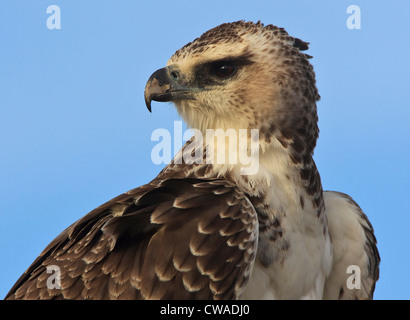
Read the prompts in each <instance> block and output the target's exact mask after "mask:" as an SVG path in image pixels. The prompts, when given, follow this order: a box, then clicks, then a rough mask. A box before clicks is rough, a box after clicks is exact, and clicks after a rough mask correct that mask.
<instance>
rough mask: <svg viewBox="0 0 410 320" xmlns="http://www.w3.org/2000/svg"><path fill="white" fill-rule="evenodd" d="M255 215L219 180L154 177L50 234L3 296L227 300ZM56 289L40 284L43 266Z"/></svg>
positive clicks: (236, 288)
mask: <svg viewBox="0 0 410 320" xmlns="http://www.w3.org/2000/svg"><path fill="white" fill-rule="evenodd" d="M257 239H258V221H257V217H256V213H255V210H254V208H253V206H252V205H251V204H250V202H249V200H248V199H247V197H246V196H245V195H244V194H243V193H242V192H241V191H239V190H238V189H237V187H236V186H235V185H233V184H232V183H230V182H228V181H226V180H220V179H212V180H199V179H186V178H185V179H184V178H181V179H179V178H173V179H166V180H162V181H160V180H154V181H153V182H151V183H150V184H148V185H145V186H142V187H140V188H137V189H134V190H132V191H130V192H128V193H125V194H123V195H120V196H119V197H117V198H115V199H113V200H111V201H109V202H107V203H106V204H104V205H102V206H101V207H99V208H97V209H95V210H93V211H92V212H90V213H89V214H88V215H86V216H84V217H83V218H82V219H80V220H78V221H77V222H76V223H74V224H73V225H71V226H70V227H69V228H67V229H66V230H65V231H63V232H62V233H61V234H60V235H59V236H58V237H57V238H56V239H54V240H53V241H52V242H51V243H50V244H49V245H48V246H47V248H46V249H45V250H44V251H43V252H42V253H41V254H40V256H39V257H38V258H37V259H36V260H35V261H34V263H33V264H32V265H31V266H30V267H29V268H28V270H27V271H26V272H25V273H24V274H23V275H22V276H21V277H20V279H19V280H18V281H17V282H16V284H15V285H14V287H13V288H12V289H11V290H10V292H9V293H8V295H7V297H6V298H7V299H195V298H196V299H232V298H237V297H238V296H239V295H240V293H241V291H242V290H243V287H244V284H245V283H246V281H247V279H248V277H249V274H250V270H251V268H252V266H253V262H254V259H255V251H256V245H257ZM51 265H55V266H58V267H59V268H60V285H61V288H57V289H52V288H48V286H47V280H48V279H49V277H50V276H51V274H50V273H47V266H51Z"/></svg>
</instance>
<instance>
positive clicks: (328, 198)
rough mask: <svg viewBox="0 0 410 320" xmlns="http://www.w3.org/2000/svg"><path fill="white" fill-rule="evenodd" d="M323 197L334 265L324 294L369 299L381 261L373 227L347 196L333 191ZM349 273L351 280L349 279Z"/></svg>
mask: <svg viewBox="0 0 410 320" xmlns="http://www.w3.org/2000/svg"><path fill="white" fill-rule="evenodd" d="M323 196H324V201H325V207H326V215H327V219H328V225H329V234H330V237H331V239H332V244H333V266H332V271H331V273H330V275H329V277H328V278H327V279H326V282H325V290H324V296H323V297H324V299H372V298H373V292H374V289H375V285H376V281H377V280H378V278H379V264H380V256H379V252H378V250H377V247H376V243H377V241H376V237H375V235H374V230H373V227H372V225H371V223H370V221H369V219H368V218H367V217H366V215H365V214H364V212H363V211H362V209H361V208H360V207H359V205H358V204H357V203H356V202H355V201H354V200H353V199H352V198H351V197H350V196H348V195H346V194H344V193H340V192H334V191H325V192H324V193H323ZM352 267H353V268H355V269H351V268H352ZM353 273H355V274H353ZM352 276H353V277H355V280H354V281H353V280H352V281H351V280H349V277H352Z"/></svg>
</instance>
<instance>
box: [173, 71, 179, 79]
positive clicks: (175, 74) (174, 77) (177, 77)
mask: <svg viewBox="0 0 410 320" xmlns="http://www.w3.org/2000/svg"><path fill="white" fill-rule="evenodd" d="M171 78H172V79H174V80H178V79H179V73H178V72H177V71H172V72H171Z"/></svg>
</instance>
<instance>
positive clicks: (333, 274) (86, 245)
mask: <svg viewBox="0 0 410 320" xmlns="http://www.w3.org/2000/svg"><path fill="white" fill-rule="evenodd" d="M308 45H309V43H307V42H304V41H302V40H300V39H298V38H295V37H292V36H290V35H289V34H288V33H287V32H286V31H285V30H284V29H283V28H279V27H276V26H274V25H266V26H265V25H264V24H263V23H261V22H260V21H259V22H257V23H254V22H247V21H237V22H231V23H224V24H221V25H219V26H217V27H215V28H213V29H211V30H209V31H207V32H205V33H204V34H202V35H201V36H200V37H198V38H196V39H195V40H194V41H192V42H189V43H188V44H186V45H185V46H183V47H182V48H181V49H179V50H177V51H176V52H175V53H174V54H173V55H172V57H171V58H170V60H169V61H168V63H167V65H166V66H165V67H164V68H162V69H159V70H157V71H155V72H154V73H153V74H152V75H151V77H150V78H149V79H148V82H147V84H146V87H145V92H144V97H145V103H146V106H147V108H148V110H149V111H150V112H151V102H152V101H158V102H172V103H173V104H174V105H175V107H176V109H177V111H178V113H179V115H180V116H181V118H182V119H183V120H184V121H185V122H186V124H187V126H188V127H190V128H194V129H195V130H196V132H199V133H202V135H203V136H206V133H207V130H211V129H212V130H218V129H219V130H223V132H227V131H228V130H230V132H233V133H237V134H238V135H239V133H240V130H244V129H246V134H245V135H242V137H244V140H243V141H242V143H240V145H239V147H238V149H241V150H242V153H245V154H249V152H250V151H251V150H250V149H251V148H250V146H251V145H252V143H253V144H254V145H255V144H256V145H257V153H256V154H257V160H258V162H257V164H258V165H257V168H256V170H253V172H250V171H247V172H245V171H244V170H243V168H244V164H243V163H239V162H238V161H236V162H235V161H208V162H207V161H205V160H207V159H208V158H207V157H208V156H209V155H212V154H214V155H215V154H216V153H217V152H219V151H221V150H220V149H221V148H225V149H227V147H226V145H225V147H220V145H221V143H214V142H212V143H211V142H210V141H208V140H209V139H199V138H197V135H194V136H193V137H192V138H191V139H190V140H188V141H187V142H186V144H185V145H184V146H183V147H182V149H181V151H180V152H178V153H177V154H176V156H175V157H174V159H173V160H172V161H171V162H170V163H169V164H167V165H166V166H165V167H164V169H163V170H162V171H161V172H160V173H159V174H158V176H157V177H156V178H154V179H153V180H152V181H151V182H149V183H147V184H145V185H143V186H140V187H138V188H136V189H133V190H130V191H128V192H125V193H123V194H121V195H119V196H117V197H116V198H114V199H112V200H110V201H108V202H107V203H105V204H103V205H101V206H99V207H98V208H96V209H94V210H93V211H91V212H90V213H88V214H87V215H85V216H84V217H82V218H81V219H79V220H78V221H76V222H74V223H73V224H72V225H71V226H69V227H68V228H67V229H65V230H64V231H63V232H62V233H61V234H60V235H58V236H57V237H56V238H55V239H54V240H53V241H52V242H51V243H50V244H49V245H48V246H47V247H46V248H45V249H44V251H43V252H42V253H41V254H40V255H39V256H38V258H37V259H36V260H35V261H34V262H33V263H32V264H31V266H30V267H29V268H28V269H27V271H25V272H24V274H23V275H22V276H21V277H20V278H19V279H18V281H17V282H16V283H15V285H14V286H13V287H12V288H11V290H10V292H9V293H8V294H7V296H6V299H92V300H100V299H217V300H220V299H372V298H373V293H374V290H375V283H376V281H377V280H378V278H379V263H380V256H379V253H378V249H377V246H376V238H375V235H374V230H373V227H372V225H371V223H370V222H369V219H368V218H367V216H366V215H365V214H364V212H363V211H362V209H361V208H360V207H359V206H358V204H357V203H356V202H355V201H354V200H353V199H352V198H351V197H350V196H348V195H346V194H343V193H340V192H334V191H323V188H322V184H321V179H320V175H319V172H318V169H317V167H316V165H315V162H314V160H313V152H314V148H315V146H316V141H317V138H318V134H319V129H318V115H317V107H316V102H317V101H318V100H319V99H320V96H319V93H318V90H317V87H316V80H315V73H314V70H313V67H312V65H311V63H310V61H309V59H310V58H311V56H309V55H308V54H306V53H304V52H303V51H305V50H307V49H308ZM251 130H254V132H256V133H257V134H256V135H255V134H251V133H250V132H251ZM228 138H229V137H228V136H225V139H221V140H222V142H224V141H225V140H229V139H228ZM225 142H226V141H225ZM229 150H231V149H229ZM229 150H228V151H229ZM197 151H198V152H197ZM199 151H201V152H199ZM231 151H232V150H231ZM240 152H241V151H240ZM184 154H185V155H188V156H190V155H191V156H193V158H194V159H195V160H203V161H187V160H189V159H191V160H192V159H193V158H190V157H188V156H187V157H183V156H182V155H184ZM228 155H230V154H229V152H228V154H227V155H226V158H227V156H228ZM222 158H223V157H222ZM222 160H226V159H222ZM53 268H54V269H53ZM352 268H353V269H352ZM53 270H54V271H55V272H54V273H53ZM351 270H354V271H351ZM57 271H58V273H57ZM52 277H54V278H52ZM50 279H51V280H52V281H50Z"/></svg>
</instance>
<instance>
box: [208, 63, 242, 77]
mask: <svg viewBox="0 0 410 320" xmlns="http://www.w3.org/2000/svg"><path fill="white" fill-rule="evenodd" d="M235 71H236V66H235V64H233V63H232V62H230V61H219V62H215V63H214V64H213V65H212V72H213V73H214V75H215V76H217V77H218V78H221V79H225V78H228V77H230V76H232V75H233V74H234V73H235Z"/></svg>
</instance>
